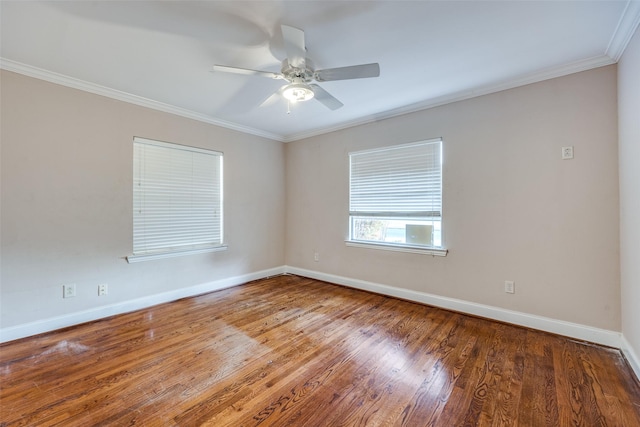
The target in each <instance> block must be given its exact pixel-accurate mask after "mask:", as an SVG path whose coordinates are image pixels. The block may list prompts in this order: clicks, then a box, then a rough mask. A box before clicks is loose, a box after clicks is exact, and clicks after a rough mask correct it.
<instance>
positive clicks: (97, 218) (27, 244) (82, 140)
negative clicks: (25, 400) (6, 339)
mask: <svg viewBox="0 0 640 427" xmlns="http://www.w3.org/2000/svg"><path fill="white" fill-rule="evenodd" d="M1 90H2V110H1V113H2V116H1V120H2V131H1V132H2V133H1V143H2V146H1V150H2V157H1V160H2V167H1V173H2V175H1V177H2V200H1V202H2V216H1V220H2V273H1V292H0V298H1V305H0V309H1V318H0V326H1V327H2V328H7V327H11V326H14V325H20V324H24V323H28V322H35V321H38V320H43V319H48V318H52V317H55V316H64V315H69V314H70V313H78V312H82V311H83V310H91V309H94V308H95V307H100V306H104V305H110V304H119V303H122V302H125V301H131V300H135V299H137V298H145V297H148V296H149V295H155V294H160V293H163V292H170V291H173V290H175V289H179V288H186V287H192V286H195V285H200V284H203V283H208V282H212V281H216V280H220V279H224V278H229V277H234V276H240V275H245V274H248V273H252V272H258V271H261V270H264V269H269V268H273V267H279V266H282V265H283V263H284V246H283V239H282V236H283V234H284V217H285V215H284V197H285V195H284V187H285V186H284V151H283V150H284V148H283V144H282V143H280V142H275V141H270V140H266V139H262V138H258V137H255V136H250V135H246V134H242V133H238V132H234V131H230V130H226V129H222V128H219V127H216V126H212V125H209V124H204V123H201V122H197V121H193V120H189V119H186V118H182V117H178V116H175V115H171V114H166V113H162V112H158V111H155V110H150V109H147V108H143V107H139V106H135V105H131V104H128V103H124V102H120V101H116V100H113V99H109V98H105V97H101V96H97V95H93V94H89V93H85V92H81V91H78V90H74V89H70V88H66V87H63V86H59V85H55V84H51V83H47V82H44V81H40V80H36V79H32V78H29V77H25V76H21V75H18V74H14V73H11V72H6V71H2V74H1ZM133 136H142V137H146V138H152V139H158V140H163V141H170V142H176V143H182V144H187V145H192V146H197V147H203V148H210V149H214V150H219V151H222V152H224V162H225V176H224V179H225V240H226V242H227V243H228V245H229V250H228V251H225V252H216V253H208V254H201V255H192V256H185V257H179V258H172V259H167V260H158V261H148V262H141V263H137V264H127V262H126V261H125V260H124V257H125V256H126V255H129V254H131V250H132V236H131V233H132V153H133V149H132V139H133ZM63 283H75V284H76V286H77V293H78V296H77V297H76V298H72V299H62V290H61V289H62V288H61V284H63ZM99 283H108V285H109V295H108V296H106V297H104V296H103V297H98V295H97V285H98V284H99Z"/></svg>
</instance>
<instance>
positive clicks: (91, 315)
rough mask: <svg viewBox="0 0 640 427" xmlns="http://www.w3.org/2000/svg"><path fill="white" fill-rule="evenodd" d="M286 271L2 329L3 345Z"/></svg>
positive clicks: (250, 275) (264, 272)
mask: <svg viewBox="0 0 640 427" xmlns="http://www.w3.org/2000/svg"><path fill="white" fill-rule="evenodd" d="M284 272H285V269H284V267H283V266H281V267H275V268H271V269H267V270H261V271H256V272H253V273H248V274H243V275H240V276H234V277H229V278H226V279H220V280H215V281H213V282H207V283H201V284H199V285H195V286H190V287H188V288H181V289H176V290H173V291H169V292H164V293H161V294H156V295H149V296H146V297H142V298H137V299H134V300H130V301H123V302H120V303H116V304H111V305H105V306H101V307H95V308H92V309H89V310H84V311H80V312H76V313H71V314H68V315H64V316H57V317H53V318H49V319H43V320H38V321H36V322H31V323H26V324H23V325H17V326H10V327H8V328H1V329H0V343H4V342H8V341H13V340H17V339H20V338H25V337H29V336H33V335H38V334H42V333H45V332H50V331H54V330H56V329H61V328H66V327H68V326H74V325H79V324H81V323H86V322H91V321H94V320H99V319H103V318H105V317H109V316H113V315H116V314H123V313H129V312H132V311H136V310H140V309H143V308H148V307H151V306H154V305H158V304H163V303H166V302H171V301H176V300H179V299H181V298H186V297H191V296H196V295H200V294H205V293H207V292H213V291H218V290H220V289H225V288H230V287H233V286H237V285H241V284H243V283H247V282H250V281H252V280H257V279H262V278H265V277H270V276H277V275H279V274H283V273H284Z"/></svg>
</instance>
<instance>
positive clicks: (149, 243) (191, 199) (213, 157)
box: [133, 138, 222, 255]
mask: <svg viewBox="0 0 640 427" xmlns="http://www.w3.org/2000/svg"><path fill="white" fill-rule="evenodd" d="M133 148H134V150H133V152H134V162H133V163H134V173H133V175H134V185H133V228H134V230H133V253H134V255H141V254H148V253H156V252H163V251H171V250H185V249H190V248H193V249H199V248H202V247H208V246H212V247H213V246H218V245H221V244H222V153H218V152H215V151H207V150H202V149H196V148H194V149H192V148H190V147H185V146H182V145H177V144H169V143H160V142H157V141H150V140H145V139H142V138H134V144H133Z"/></svg>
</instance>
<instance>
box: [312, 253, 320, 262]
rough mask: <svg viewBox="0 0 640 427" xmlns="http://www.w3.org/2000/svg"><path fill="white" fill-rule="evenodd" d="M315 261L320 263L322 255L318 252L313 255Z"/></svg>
mask: <svg viewBox="0 0 640 427" xmlns="http://www.w3.org/2000/svg"><path fill="white" fill-rule="evenodd" d="M313 260H314V261H315V262H318V261H320V254H319V253H318V252H314V254H313Z"/></svg>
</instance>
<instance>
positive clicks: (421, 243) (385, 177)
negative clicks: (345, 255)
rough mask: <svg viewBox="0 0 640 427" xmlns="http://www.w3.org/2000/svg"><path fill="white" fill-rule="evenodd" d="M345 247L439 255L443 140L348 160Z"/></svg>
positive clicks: (360, 154) (362, 154) (357, 154)
mask: <svg viewBox="0 0 640 427" xmlns="http://www.w3.org/2000/svg"><path fill="white" fill-rule="evenodd" d="M349 161H350V185H349V241H348V242H347V243H348V244H352V245H355V246H358V243H365V244H375V245H384V246H385V248H390V249H394V248H395V249H400V250H408V251H410V252H413V251H418V252H423V251H428V252H429V253H432V254H434V255H443V254H446V250H444V249H442V140H441V139H436V140H429V141H422V142H417V143H412V144H404V145H397V146H392V147H386V148H380V149H374V150H366V151H359V152H354V153H350V154H349Z"/></svg>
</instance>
